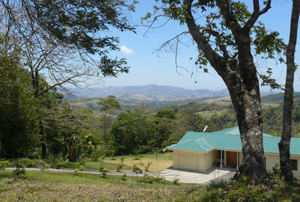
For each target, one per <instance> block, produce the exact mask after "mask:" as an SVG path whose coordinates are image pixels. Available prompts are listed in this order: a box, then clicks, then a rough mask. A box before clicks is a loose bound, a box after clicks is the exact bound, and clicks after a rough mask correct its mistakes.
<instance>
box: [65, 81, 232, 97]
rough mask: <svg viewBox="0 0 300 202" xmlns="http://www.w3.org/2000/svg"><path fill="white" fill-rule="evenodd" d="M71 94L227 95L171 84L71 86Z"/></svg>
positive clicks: (117, 95) (120, 95)
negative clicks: (103, 86)
mask: <svg viewBox="0 0 300 202" xmlns="http://www.w3.org/2000/svg"><path fill="white" fill-rule="evenodd" d="M69 90H70V92H71V93H72V94H70V95H66V96H65V99H66V100H74V99H78V97H80V98H99V97H106V96H108V95H114V96H116V97H117V98H118V99H121V100H130V101H132V100H136V101H175V100H186V99H199V98H204V97H222V96H228V91H227V90H220V91H212V90H207V89H198V90H190V89H184V88H179V87H173V86H160V85H154V84H151V85H144V86H124V87H116V86H110V87H106V88H85V89H79V88H72V89H69Z"/></svg>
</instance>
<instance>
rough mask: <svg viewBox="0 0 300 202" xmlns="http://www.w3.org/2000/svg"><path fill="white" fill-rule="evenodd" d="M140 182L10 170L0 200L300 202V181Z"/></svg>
mask: <svg viewBox="0 0 300 202" xmlns="http://www.w3.org/2000/svg"><path fill="white" fill-rule="evenodd" d="M142 179H143V178H141V177H140V178H138V177H127V178H126V180H122V177H121V176H107V178H102V177H100V176H99V175H93V174H79V175H74V173H51V172H40V171H35V172H33V171H32V172H30V171H26V178H19V179H14V178H13V176H12V172H11V171H0V201H1V202H2V201H75V202H76V201H80V202H81V201H151V202H152V201H164V202H165V201H166V202H168V201H177V202H184V201H199V202H214V201H218V202H231V201H232V202H233V201H234V202H235V201H241V202H249V201H251V202H256V201H260V202H273V201H286V202H298V201H300V182H299V181H295V184H293V185H289V184H286V183H284V182H283V181H282V179H281V178H280V177H278V176H271V178H270V180H269V182H268V183H267V184H266V185H262V184H260V185H251V184H249V183H248V182H249V180H248V179H247V178H244V177H242V178H241V179H240V180H239V181H237V182H235V183H233V182H230V183H225V182H218V183H212V184H210V185H208V186H197V185H186V184H180V185H175V184H173V183H172V182H166V181H164V180H154V178H152V181H151V183H149V181H143V180H142Z"/></svg>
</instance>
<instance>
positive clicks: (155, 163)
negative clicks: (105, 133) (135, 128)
mask: <svg viewBox="0 0 300 202" xmlns="http://www.w3.org/2000/svg"><path fill="white" fill-rule="evenodd" d="M122 158H124V162H123V168H122V169H126V170H131V169H132V168H133V165H136V166H138V167H139V168H141V169H143V170H145V168H146V166H147V165H148V164H150V166H149V171H152V172H160V171H162V170H164V169H166V168H169V167H171V166H172V165H173V160H172V153H171V152H166V153H156V154H142V155H127V156H116V157H106V158H105V159H104V162H103V163H101V162H93V161H88V160H87V161H85V163H84V165H85V168H86V169H87V170H97V171H98V170H99V168H100V166H101V164H103V167H104V168H106V169H107V170H108V171H115V170H117V168H118V165H119V164H120V163H121V159H122ZM9 162H10V164H11V166H15V165H16V163H17V162H20V163H21V164H22V165H23V166H24V167H39V166H40V164H41V163H40V162H41V160H38V159H25V158H24V159H10V160H9ZM58 165H59V166H58ZM79 166H80V163H79V162H58V163H57V164H56V168H58V169H59V168H69V169H76V168H79Z"/></svg>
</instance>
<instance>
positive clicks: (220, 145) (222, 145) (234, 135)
mask: <svg viewBox="0 0 300 202" xmlns="http://www.w3.org/2000/svg"><path fill="white" fill-rule="evenodd" d="M279 141H280V137H273V136H270V135H267V134H264V136H263V143H264V151H265V152H272V153H279V150H278V142H279ZM168 149H184V150H192V151H210V150H213V149H233V150H241V149H242V145H241V139H240V132H239V128H238V127H233V128H228V129H224V130H219V131H216V132H194V131H188V132H187V133H186V134H185V135H184V136H183V137H182V138H181V139H180V140H179V142H178V143H177V144H173V145H171V146H169V147H168ZM290 152H291V154H297V155H300V138H292V139H291V150H290Z"/></svg>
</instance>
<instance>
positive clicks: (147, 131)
mask: <svg viewBox="0 0 300 202" xmlns="http://www.w3.org/2000/svg"><path fill="white" fill-rule="evenodd" d="M111 134H112V137H113V146H114V147H115V149H116V155H124V154H130V153H147V152H151V151H152V148H153V144H154V142H155V123H154V122H153V121H151V120H150V119H149V115H148V113H147V111H146V109H145V108H136V109H133V110H128V111H127V112H123V113H121V114H120V115H119V117H118V121H117V122H116V123H114V124H113V126H112V131H111Z"/></svg>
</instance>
